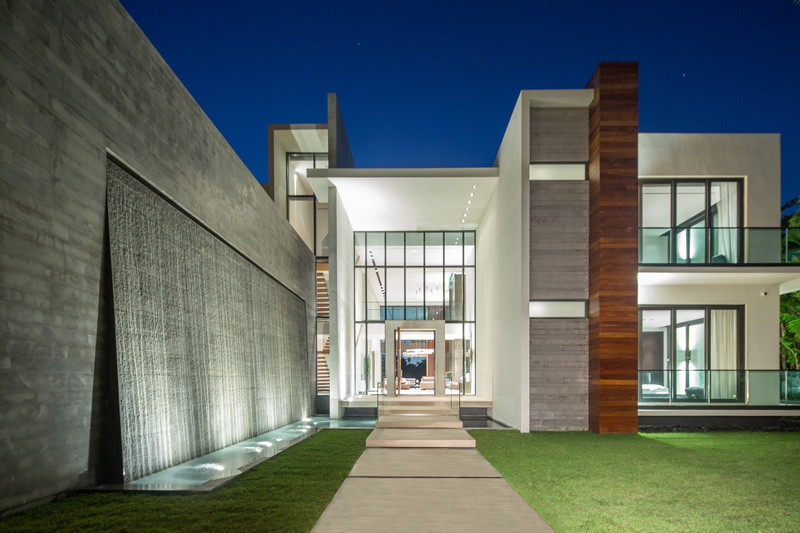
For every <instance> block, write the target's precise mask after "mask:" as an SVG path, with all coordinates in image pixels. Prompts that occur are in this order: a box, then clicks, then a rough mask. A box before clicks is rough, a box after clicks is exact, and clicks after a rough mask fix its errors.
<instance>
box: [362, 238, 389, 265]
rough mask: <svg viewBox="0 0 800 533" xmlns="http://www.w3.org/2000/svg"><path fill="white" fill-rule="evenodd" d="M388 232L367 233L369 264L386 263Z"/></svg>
mask: <svg viewBox="0 0 800 533" xmlns="http://www.w3.org/2000/svg"><path fill="white" fill-rule="evenodd" d="M385 239H386V234H385V233H378V232H368V233H367V266H371V265H378V266H381V265H385V264H386V246H385V243H386V240H385Z"/></svg>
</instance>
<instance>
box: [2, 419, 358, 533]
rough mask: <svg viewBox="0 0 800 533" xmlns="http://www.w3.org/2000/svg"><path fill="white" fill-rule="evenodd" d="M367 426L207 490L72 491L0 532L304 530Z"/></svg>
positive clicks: (314, 440) (321, 439) (325, 436)
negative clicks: (190, 492)
mask: <svg viewBox="0 0 800 533" xmlns="http://www.w3.org/2000/svg"><path fill="white" fill-rule="evenodd" d="M368 435H369V431H363V430H339V429H337V430H325V431H322V432H320V433H318V434H317V435H314V436H313V437H310V438H309V439H307V440H305V441H303V442H301V443H299V444H296V445H295V446H293V447H291V448H289V449H288V450H285V451H283V452H281V453H280V454H279V455H277V456H275V457H273V458H272V459H270V460H268V461H265V462H263V463H261V464H260V465H258V466H257V467H255V468H253V469H252V470H250V471H249V472H247V473H245V474H243V475H241V476H240V477H239V478H237V479H235V480H233V481H232V482H231V483H229V484H227V485H226V486H224V487H222V488H220V489H219V490H217V491H215V492H212V493H208V494H193V495H169V494H161V495H159V494H155V495H154V494H132V493H127V494H120V493H95V494H79V495H75V496H71V497H69V498H65V499H63V500H60V501H57V502H53V503H50V504H47V505H43V506H41V507H37V508H35V509H31V510H28V511H25V512H23V513H19V514H15V515H11V516H9V517H6V518H4V519H0V531H164V530H167V531H176V530H177V531H309V530H310V529H311V528H312V527H313V526H314V523H315V522H316V521H317V518H319V516H320V515H321V514H322V511H323V510H324V509H325V507H326V506H327V505H328V502H330V500H331V498H333V495H334V494H335V493H336V491H337V490H338V489H339V485H341V484H342V481H344V479H345V477H347V474H348V472H350V469H351V468H352V467H353V464H354V463H355V462H356V459H358V457H359V456H360V455H361V452H362V451H364V446H365V440H366V438H367V436H368Z"/></svg>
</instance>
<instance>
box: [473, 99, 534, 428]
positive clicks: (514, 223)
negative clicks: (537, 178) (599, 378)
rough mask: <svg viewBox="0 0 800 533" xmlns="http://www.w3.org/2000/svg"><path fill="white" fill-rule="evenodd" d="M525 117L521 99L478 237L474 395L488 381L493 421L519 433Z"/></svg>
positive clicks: (525, 384) (523, 395)
mask: <svg viewBox="0 0 800 533" xmlns="http://www.w3.org/2000/svg"><path fill="white" fill-rule="evenodd" d="M529 113H530V109H529V106H528V102H527V98H526V97H525V94H524V93H521V94H520V96H519V98H518V99H517V102H516V105H515V107H514V111H513V113H512V115H511V119H510V121H509V123H508V127H507V128H506V132H505V135H504V137H503V141H502V143H501V145H500V150H499V152H498V155H497V162H496V165H497V166H499V168H500V172H499V174H500V177H499V180H498V183H497V186H496V188H495V192H494V194H493V195H492V198H491V199H490V200H489V203H488V205H487V208H486V211H485V213H484V216H483V219H482V220H481V223H480V225H479V226H478V231H477V235H476V238H477V265H479V266H478V269H477V280H476V285H477V297H476V302H477V303H476V306H477V307H476V311H477V324H476V328H477V332H476V337H477V339H476V342H477V358H478V361H479V363H478V369H479V376H478V378H479V379H478V384H477V386H478V391H477V392H478V395H480V396H486V395H487V391H486V390H485V389H484V386H485V385H484V383H487V381H488V380H491V381H490V383H491V390H490V391H488V395H489V397H490V398H491V399H492V416H493V417H494V418H495V419H497V420H499V421H501V422H504V423H506V424H509V425H511V426H513V427H515V428H519V429H520V430H521V431H523V432H527V431H528V430H529V426H530V419H529V410H530V406H529V396H530V390H529V386H530V385H529V379H530V376H529V365H530V363H529V359H528V338H529V331H528V323H527V322H528V246H529V244H528V239H529V235H528V233H529V230H528V216H527V213H528V210H529V202H530V199H529V181H528V160H529V157H530V155H529V153H528V152H529V150H528V121H529ZM523 213H525V216H524V217H523ZM481 361H482V362H484V363H490V364H491V369H490V370H489V369H486V368H485V367H482V366H481V364H480V362H481ZM481 369H482V370H481ZM489 372H490V375H488V376H487V375H486V374H488V373H489ZM487 378H488V379H487Z"/></svg>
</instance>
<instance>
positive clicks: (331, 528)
mask: <svg viewBox="0 0 800 533" xmlns="http://www.w3.org/2000/svg"><path fill="white" fill-rule="evenodd" d="M312 531H314V532H317V533H329V532H340V531H341V532H344V531H347V532H352V533H358V532H362V531H363V532H367V531H368V532H370V533H372V532H375V531H382V532H408V531H433V532H437V533H441V532H450V531H452V532H459V533H464V532H472V531H475V532H487V531H503V532H515V531H520V532H522V531H524V532H527V533H530V532H539V531H553V530H552V529H551V528H550V526H548V525H547V523H546V522H545V521H544V520H542V518H541V517H540V516H539V515H538V514H536V511H534V510H533V509H532V508H531V506H530V505H528V503H527V502H526V501H525V500H523V499H522V497H521V496H520V495H519V494H517V493H516V491H514V489H512V488H511V486H510V485H509V484H508V483H507V482H506V481H505V480H504V479H502V478H479V479H474V478H424V479H420V478H354V477H349V478H347V479H346V480H345V482H344V483H343V484H342V486H341V488H340V489H339V491H338V492H337V493H336V495H335V496H334V497H333V500H332V501H331V503H330V504H329V505H328V507H327V509H325V512H323V513H322V516H321V517H320V519H319V521H318V522H317V524H316V525H315V526H314V529H313V530H312Z"/></svg>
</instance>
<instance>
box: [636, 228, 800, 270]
mask: <svg viewBox="0 0 800 533" xmlns="http://www.w3.org/2000/svg"><path fill="white" fill-rule="evenodd" d="M639 264H642V265H714V266H716V265H742V264H749V265H765V264H767V265H774V264H797V265H800V228H788V229H786V228H707V227H702V226H692V227H673V228H639Z"/></svg>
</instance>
